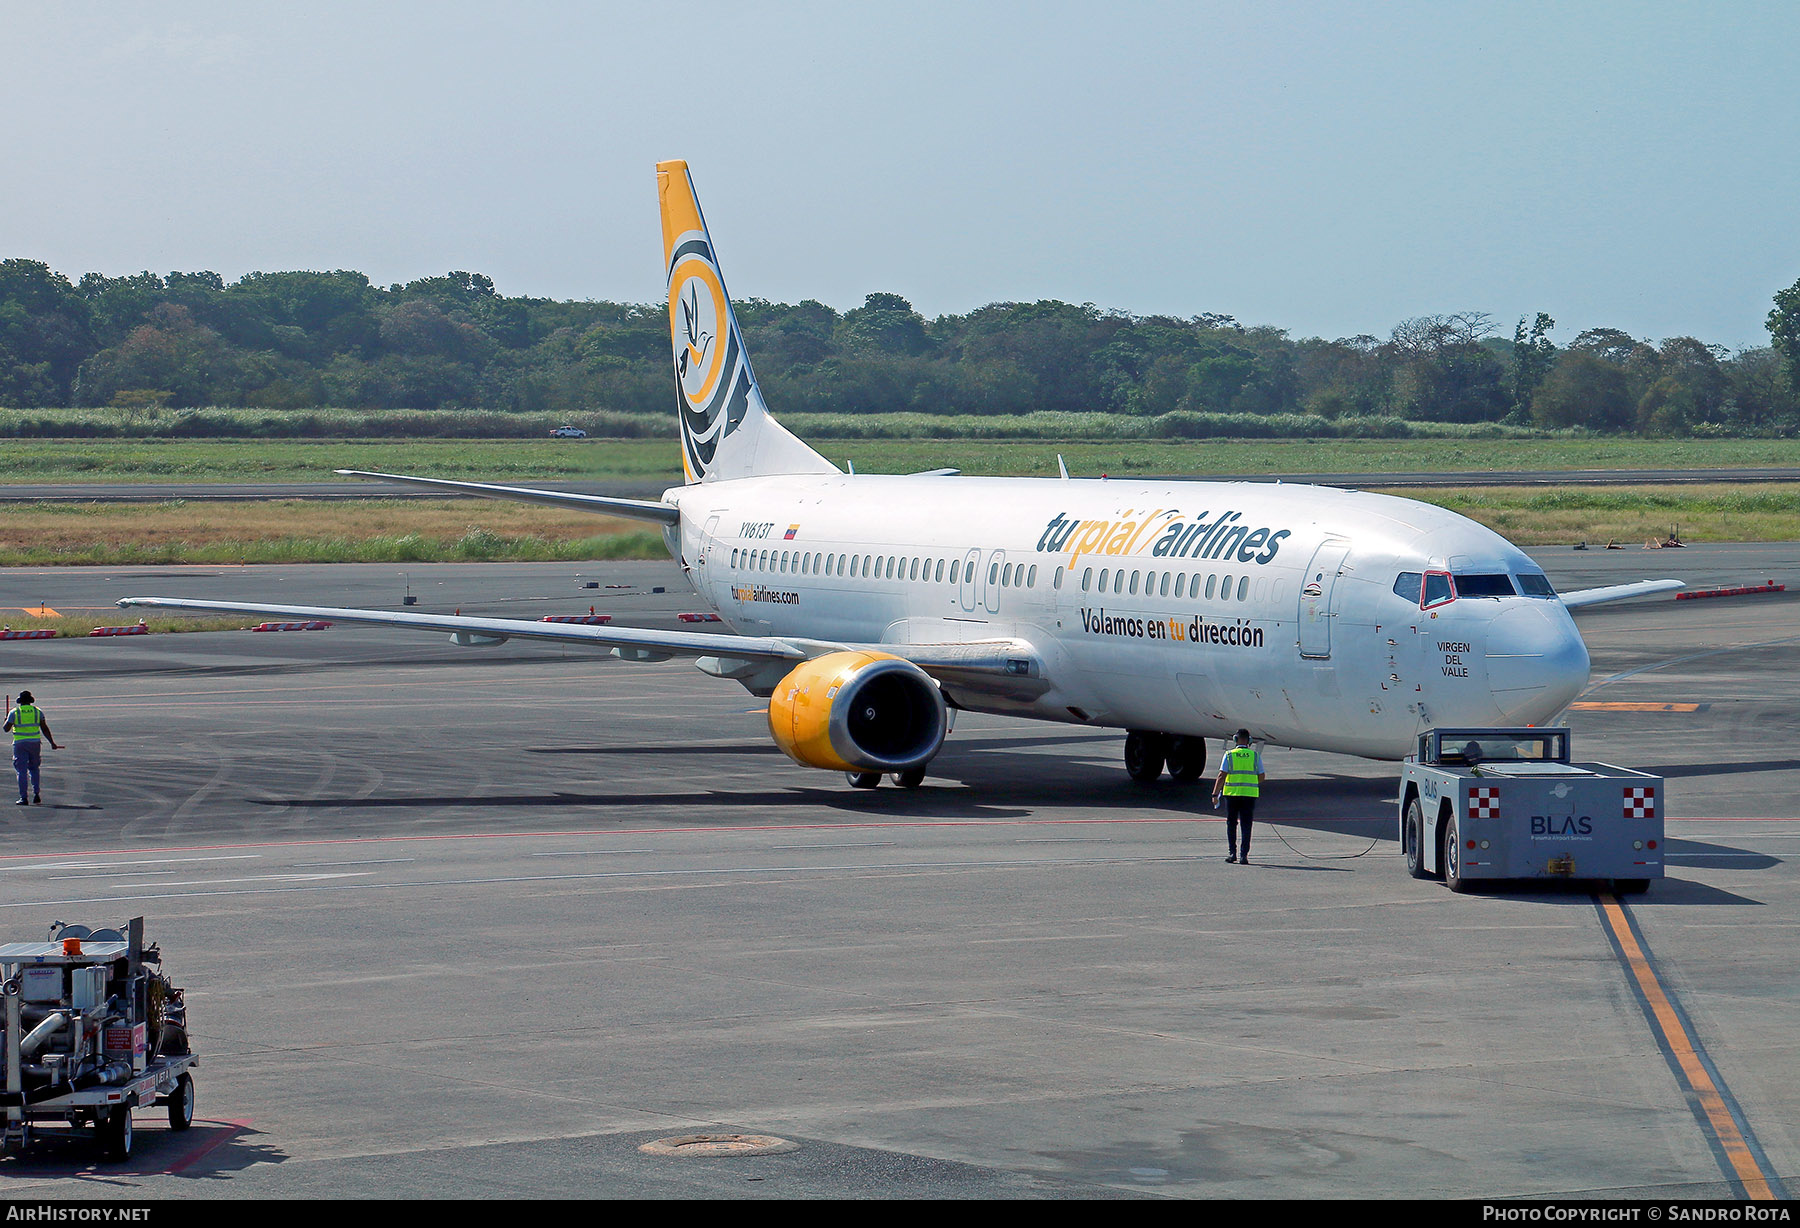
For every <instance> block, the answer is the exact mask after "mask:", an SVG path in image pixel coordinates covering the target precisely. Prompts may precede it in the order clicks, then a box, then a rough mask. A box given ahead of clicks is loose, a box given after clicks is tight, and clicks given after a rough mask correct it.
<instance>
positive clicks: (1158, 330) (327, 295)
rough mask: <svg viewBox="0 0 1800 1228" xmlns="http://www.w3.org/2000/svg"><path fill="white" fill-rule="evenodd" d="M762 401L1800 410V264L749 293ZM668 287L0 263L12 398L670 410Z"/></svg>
mask: <svg viewBox="0 0 1800 1228" xmlns="http://www.w3.org/2000/svg"><path fill="white" fill-rule="evenodd" d="M735 307H736V310H737V314H738V320H739V322H740V324H741V325H742V326H743V329H744V332H745V337H746V342H747V344H748V345H749V347H750V352H751V354H752V356H753V358H754V361H755V364H756V370H757V375H758V377H759V378H760V380H761V381H762V384H763V389H764V393H765V395H766V396H767V398H768V400H769V403H770V404H771V405H772V406H773V407H775V408H776V409H777V411H781V410H789V411H801V412H809V413H836V414H868V413H875V412H883V413H890V412H909V413H923V414H934V415H947V414H955V415H1001V414H1008V415H1010V414H1022V413H1031V412H1037V411H1056V412H1072V413H1095V412H1102V413H1110V414H1121V415H1134V416H1141V417H1155V418H1159V419H1163V418H1167V417H1168V416H1169V415H1176V416H1177V417H1175V418H1170V419H1169V422H1170V424H1171V425H1172V427H1174V428H1175V432H1176V433H1179V424H1180V422H1181V420H1182V418H1184V417H1189V416H1192V417H1194V418H1196V419H1198V417H1199V416H1201V415H1258V416H1273V415H1303V416H1306V417H1308V418H1311V419H1314V420H1316V419H1320V418H1323V419H1357V418H1390V419H1397V420H1401V421H1413V422H1440V423H1488V422H1501V423H1508V424H1511V425H1515V426H1530V425H1538V426H1544V427H1553V428H1565V427H1580V428H1587V429H1590V430H1594V431H1601V432H1620V433H1643V434H1652V435H1687V434H1702V435H1709V434H1710V435H1720V434H1792V433H1795V432H1796V431H1800V282H1796V283H1795V284H1794V286H1792V287H1790V288H1789V289H1787V290H1785V291H1782V292H1781V293H1780V294H1777V295H1776V296H1775V303H1774V307H1773V309H1772V310H1771V311H1770V313H1769V318H1768V327H1769V334H1770V341H1771V344H1770V345H1768V346H1763V347H1757V348H1751V349H1745V350H1741V351H1738V352H1735V353H1733V352H1729V351H1727V350H1726V349H1724V348H1722V347H1720V346H1716V345H1709V344H1707V343H1705V342H1703V341H1700V340H1698V339H1696V338H1693V337H1671V338H1665V339H1662V340H1660V341H1653V340H1651V339H1646V338H1637V337H1633V336H1631V335H1629V334H1627V333H1625V332H1622V331H1620V330H1618V329H1614V328H1605V327H1596V328H1589V329H1586V330H1584V331H1583V332H1581V333H1580V334H1579V335H1577V336H1576V337H1575V339H1574V340H1573V341H1572V342H1570V343H1569V344H1568V345H1567V346H1558V345H1556V344H1554V343H1553V342H1552V341H1551V340H1550V337H1549V334H1550V332H1551V330H1552V329H1553V328H1555V326H1556V325H1555V321H1554V320H1553V319H1551V317H1550V316H1549V315H1547V314H1542V313H1539V314H1537V315H1536V316H1535V317H1534V318H1530V319H1520V320H1519V321H1518V322H1517V324H1516V325H1515V326H1514V327H1513V328H1512V330H1511V335H1510V336H1508V335H1507V333H1506V330H1505V328H1504V326H1503V324H1502V323H1501V322H1499V321H1496V320H1495V319H1494V318H1493V317H1492V316H1490V315H1488V314H1486V313H1482V312H1460V313H1456V314H1451V315H1434V316H1420V317H1417V318H1414V319H1409V320H1404V321H1402V322H1401V323H1399V324H1397V325H1395V326H1394V328H1393V330H1392V331H1391V333H1390V334H1389V335H1388V336H1387V337H1385V338H1382V337H1375V336H1367V335H1365V336H1357V337H1347V338H1339V339H1337V340H1325V339H1322V338H1317V337H1306V338H1294V337H1290V336H1289V335H1288V332H1287V331H1286V330H1284V329H1280V328H1274V327H1269V326H1250V325H1243V324H1240V323H1239V322H1238V321H1236V320H1234V319H1232V318H1231V317H1230V316H1225V315H1217V314H1201V315H1195V316H1191V317H1187V318H1176V317H1173V316H1158V315H1149V316H1140V315H1132V314H1130V313H1128V312H1123V311H1111V310H1102V309H1100V308H1098V307H1095V306H1094V305H1093V304H1082V305H1075V304H1070V303H1063V302H1056V301H1043V302H1036V303H991V304H989V305H987V306H985V307H980V308H977V309H976V310H974V311H971V312H968V313H967V314H963V315H945V316H939V317H938V318H936V319H934V320H928V319H926V318H924V317H923V316H922V315H920V314H919V313H918V312H917V311H915V310H914V309H913V306H912V304H911V303H910V302H908V301H907V300H906V299H905V298H903V297H901V296H900V295H898V294H892V293H876V294H870V295H869V296H867V298H866V299H865V301H864V302H863V305H862V306H860V307H857V308H854V309H851V310H848V311H843V312H839V311H837V310H835V309H833V308H831V307H828V306H826V305H825V304H823V303H818V302H814V301H812V300H807V301H804V302H801V303H797V304H787V303H772V302H768V301H766V300H763V299H746V300H742V301H737V302H736V303H735ZM669 353H670V345H669V336H668V323H667V317H666V313H665V310H664V308H663V306H662V304H660V303H649V304H645V303H611V302H559V301H555V300H550V299H538V298H525V297H517V298H515V297H508V296H506V295H503V294H500V293H499V292H498V291H497V290H496V289H495V287H494V283H493V281H492V280H491V279H489V278H488V277H485V276H483V275H482V274H479V273H468V272H452V273H448V274H445V275H443V276H441V277H427V278H422V279H420V280H417V281H413V282H408V283H406V284H404V285H401V284H395V285H390V286H387V287H385V288H384V287H380V286H376V285H373V284H372V283H371V282H370V281H369V279H368V277H367V276H365V275H364V274H362V273H357V272H351V271H346V270H337V271H333V272H308V271H300V272H285V273H250V274H247V275H245V276H244V277H241V278H239V279H238V280H237V281H234V282H230V283H227V282H226V281H225V280H224V279H223V278H222V277H220V276H219V275H218V274H217V273H210V272H200V273H179V272H176V273H169V274H168V275H166V276H159V275H157V274H153V273H149V272H145V273H139V274H135V275H132V276H125V277H107V276H103V275H101V274H98V273H89V274H87V275H85V276H83V277H82V278H81V279H80V280H79V281H71V280H70V279H69V278H68V277H66V276H64V275H63V274H61V273H58V272H56V271H54V270H52V269H50V268H49V267H48V266H47V265H45V264H43V263H40V262H38V261H33V260H22V259H14V260H6V261H4V262H0V406H12V407H33V408H35V407H50V406H161V407H171V408H186V407H201V406H241V407H247V408H261V409H271V410H300V409H308V408H314V407H323V406H333V407H344V408H351V409H416V410H449V409H480V410H500V411H510V412H517V413H531V414H542V413H551V414H556V413H576V412H583V413H591V412H604V413H610V414H627V415H667V414H668V412H669V410H670V409H671V407H672V405H673V398H674V392H673V386H672V378H671V375H670V369H669V362H670V359H669Z"/></svg>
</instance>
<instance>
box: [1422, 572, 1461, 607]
mask: <svg viewBox="0 0 1800 1228" xmlns="http://www.w3.org/2000/svg"><path fill="white" fill-rule="evenodd" d="M1455 599H1456V591H1455V590H1454V589H1452V588H1451V587H1450V574H1449V573H1448V572H1443V571H1428V572H1426V573H1425V595H1424V597H1423V599H1422V600H1420V602H1419V604H1420V605H1421V606H1427V607H1429V606H1434V605H1437V604H1438V603H1439V602H1443V601H1453V600H1455Z"/></svg>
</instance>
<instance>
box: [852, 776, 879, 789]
mask: <svg viewBox="0 0 1800 1228" xmlns="http://www.w3.org/2000/svg"><path fill="white" fill-rule="evenodd" d="M844 779H845V780H847V781H849V782H850V787H851V788H852V789H873V788H876V787H877V786H879V785H880V784H881V773H880V772H845V773H844Z"/></svg>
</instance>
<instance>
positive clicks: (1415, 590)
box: [1394, 571, 1425, 605]
mask: <svg viewBox="0 0 1800 1228" xmlns="http://www.w3.org/2000/svg"><path fill="white" fill-rule="evenodd" d="M1424 578H1425V576H1424V573H1422V572H1417V571H1403V572H1401V573H1400V578H1399V579H1398V580H1395V581H1394V596H1396V597H1404V598H1406V599H1407V600H1408V601H1410V602H1412V603H1413V604H1414V605H1418V604H1419V582H1420V581H1421V580H1423V579H1424Z"/></svg>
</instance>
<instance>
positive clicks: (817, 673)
mask: <svg viewBox="0 0 1800 1228" xmlns="http://www.w3.org/2000/svg"><path fill="white" fill-rule="evenodd" d="M948 723H949V722H948V719H947V715H946V712H945V708H944V697H943V696H942V695H940V694H938V688H937V683H935V682H933V681H932V680H931V677H930V675H928V674H926V672H925V671H924V670H922V669H920V668H919V667H918V666H916V665H914V664H913V663H912V662H911V661H907V660H903V659H901V658H900V657H895V656H889V655H888V654H887V653H884V652H834V653H830V654H828V655H826V656H823V657H816V658H814V659H813V660H811V661H807V662H805V663H803V664H801V665H799V666H796V667H795V669H794V671H793V672H792V673H791V674H789V675H788V676H787V677H785V678H783V679H782V680H781V685H780V686H777V687H776V688H775V693H774V694H773V695H771V696H770V697H769V732H770V734H772V735H773V736H774V738H775V745H777V746H779V747H781V749H782V751H783V753H785V754H786V755H787V757H788V758H790V759H792V760H793V761H794V762H795V763H803V764H805V765H806V766H807V767H816V768H831V769H834V770H836V771H840V772H902V771H905V770H906V769H907V768H916V767H923V766H924V765H925V764H926V763H928V762H930V760H931V757H932V756H933V755H935V754H937V752H938V748H939V747H940V746H942V745H943V744H944V733H945V730H946V728H947V727H948Z"/></svg>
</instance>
